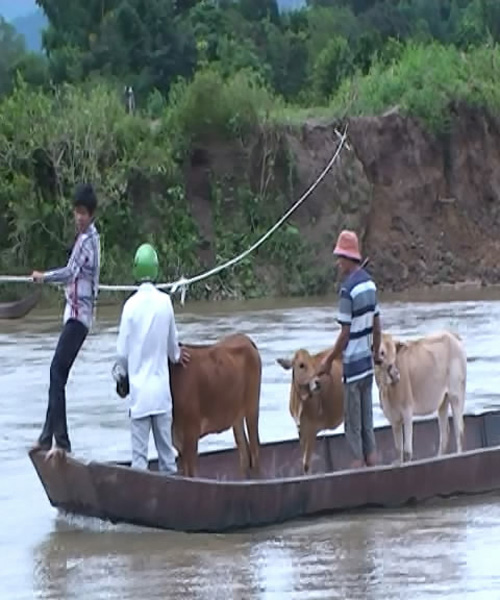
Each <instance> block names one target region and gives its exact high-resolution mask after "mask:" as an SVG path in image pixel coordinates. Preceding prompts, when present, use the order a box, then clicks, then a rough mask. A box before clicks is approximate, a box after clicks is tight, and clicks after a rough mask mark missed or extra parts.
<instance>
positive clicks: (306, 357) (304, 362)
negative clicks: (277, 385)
mask: <svg viewBox="0 0 500 600" xmlns="http://www.w3.org/2000/svg"><path fill="white" fill-rule="evenodd" d="M276 362H277V363H278V364H279V365H280V366H281V367H283V369H285V370H286V371H288V370H290V369H293V370H292V385H293V386H294V388H295V389H296V390H297V393H298V395H299V397H300V399H301V400H307V399H308V398H309V397H310V396H311V394H312V393H313V392H315V391H317V389H318V383H317V379H318V378H317V377H316V371H315V367H314V362H313V359H312V357H311V355H310V354H309V352H308V351H307V350H297V352H296V353H295V354H294V356H293V358H292V359H289V358H278V359H276Z"/></svg>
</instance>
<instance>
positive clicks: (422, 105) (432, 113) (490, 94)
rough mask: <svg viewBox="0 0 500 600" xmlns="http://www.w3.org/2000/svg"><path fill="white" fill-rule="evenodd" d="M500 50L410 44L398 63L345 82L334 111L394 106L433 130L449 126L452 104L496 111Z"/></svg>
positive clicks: (499, 102) (367, 111)
mask: <svg viewBox="0 0 500 600" xmlns="http://www.w3.org/2000/svg"><path fill="white" fill-rule="evenodd" d="M499 75H500V49H499V47H498V46H491V47H488V46H484V47H479V48H475V49H472V50H470V51H469V52H468V53H464V52H461V51H460V50H458V49H457V48H455V47H454V46H442V45H440V44H438V43H432V44H429V45H422V44H417V43H411V44H408V45H407V46H406V48H405V50H404V52H403V53H402V55H401V58H400V60H399V61H397V62H392V63H391V64H390V65H389V66H387V65H386V64H385V63H384V62H383V61H382V60H380V61H377V62H376V63H375V64H374V65H373V66H372V68H371V69H370V71H369V73H368V74H367V75H366V76H360V75H359V74H358V75H357V76H356V77H354V78H352V79H350V80H347V81H344V83H343V84H342V86H341V87H340V89H339V91H338V93H337V94H336V95H335V96H334V98H333V100H332V103H331V105H330V108H331V110H332V112H333V113H335V114H339V113H345V112H349V113H350V114H352V115H361V114H371V115H374V114H380V113H381V112H383V111H384V110H386V109H387V108H389V107H392V106H394V105H399V107H400V109H401V111H402V112H403V113H406V114H409V115H413V116H415V117H418V118H419V119H421V120H422V121H423V122H425V123H426V124H427V125H428V127H429V128H430V129H431V130H432V131H434V132H440V131H443V129H445V128H446V125H447V123H448V122H449V112H448V107H449V105H450V103H451V102H452V101H464V102H467V103H470V104H473V105H476V106H482V107H484V108H487V109H490V110H491V111H497V110H498V109H499V108H500V89H499V88H498V83H497V82H498V78H499Z"/></svg>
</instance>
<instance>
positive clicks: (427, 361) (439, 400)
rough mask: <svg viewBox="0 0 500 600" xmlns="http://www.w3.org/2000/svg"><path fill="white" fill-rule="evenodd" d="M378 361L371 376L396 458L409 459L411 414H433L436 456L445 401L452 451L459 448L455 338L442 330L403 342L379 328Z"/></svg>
mask: <svg viewBox="0 0 500 600" xmlns="http://www.w3.org/2000/svg"><path fill="white" fill-rule="evenodd" d="M380 360H381V364H379V365H376V366H375V381H376V382H377V387H378V389H379V392H380V405H381V407H382V410H383V412H384V415H385V416H386V418H387V419H388V420H389V422H390V424H391V426H392V432H393V435H394V443H395V445H396V450H397V452H398V459H397V462H403V461H408V460H411V458H412V454H413V416H414V415H415V416H423V415H430V414H432V413H435V412H437V413H438V419H439V450H438V455H441V454H443V453H444V452H445V451H446V449H447V446H448V436H449V426H448V409H449V407H450V406H451V411H452V414H453V425H454V431H455V440H456V444H457V450H458V452H461V451H462V447H463V435H464V421H463V412H464V404H465V387H466V375H467V358H466V354H465V350H464V347H463V344H462V342H461V339H460V337H459V336H457V335H454V334H452V333H450V332H448V331H443V332H438V333H436V334H434V335H427V336H425V337H422V338H420V339H417V340H413V341H407V342H402V341H399V340H397V339H395V338H393V337H392V336H391V335H390V334H388V333H383V334H382V341H381V345H380ZM403 432H404V444H403Z"/></svg>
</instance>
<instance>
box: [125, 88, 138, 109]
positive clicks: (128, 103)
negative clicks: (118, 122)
mask: <svg viewBox="0 0 500 600" xmlns="http://www.w3.org/2000/svg"><path fill="white" fill-rule="evenodd" d="M123 97H124V99H125V108H126V109H127V112H128V113H129V114H131V113H134V112H135V96H134V90H133V89H132V86H130V85H126V86H125V90H124V92H123Z"/></svg>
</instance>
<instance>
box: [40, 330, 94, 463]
mask: <svg viewBox="0 0 500 600" xmlns="http://www.w3.org/2000/svg"><path fill="white" fill-rule="evenodd" d="M87 333H88V329H87V328H86V327H85V325H84V324H83V323H81V322H80V321H77V320H76V319H69V320H68V321H67V322H66V324H65V325H64V327H63V330H62V331H61V335H60V336H59V341H58V342H57V347H56V351H55V353H54V358H53V359H52V363H51V365H50V387H49V405H48V407H47V415H46V417H45V424H44V426H43V430H42V433H41V434H40V437H39V438H38V442H39V444H40V445H41V446H42V447H44V448H50V447H51V446H52V436H53V437H54V438H55V441H56V445H57V446H58V447H59V448H62V449H63V450H66V451H68V452H71V443H70V441H69V436H68V424H67V421H66V383H67V381H68V376H69V372H70V370H71V367H72V366H73V363H74V362H75V358H76V357H77V354H78V352H79V351H80V348H81V347H82V344H83V342H84V341H85V338H86V337H87Z"/></svg>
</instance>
